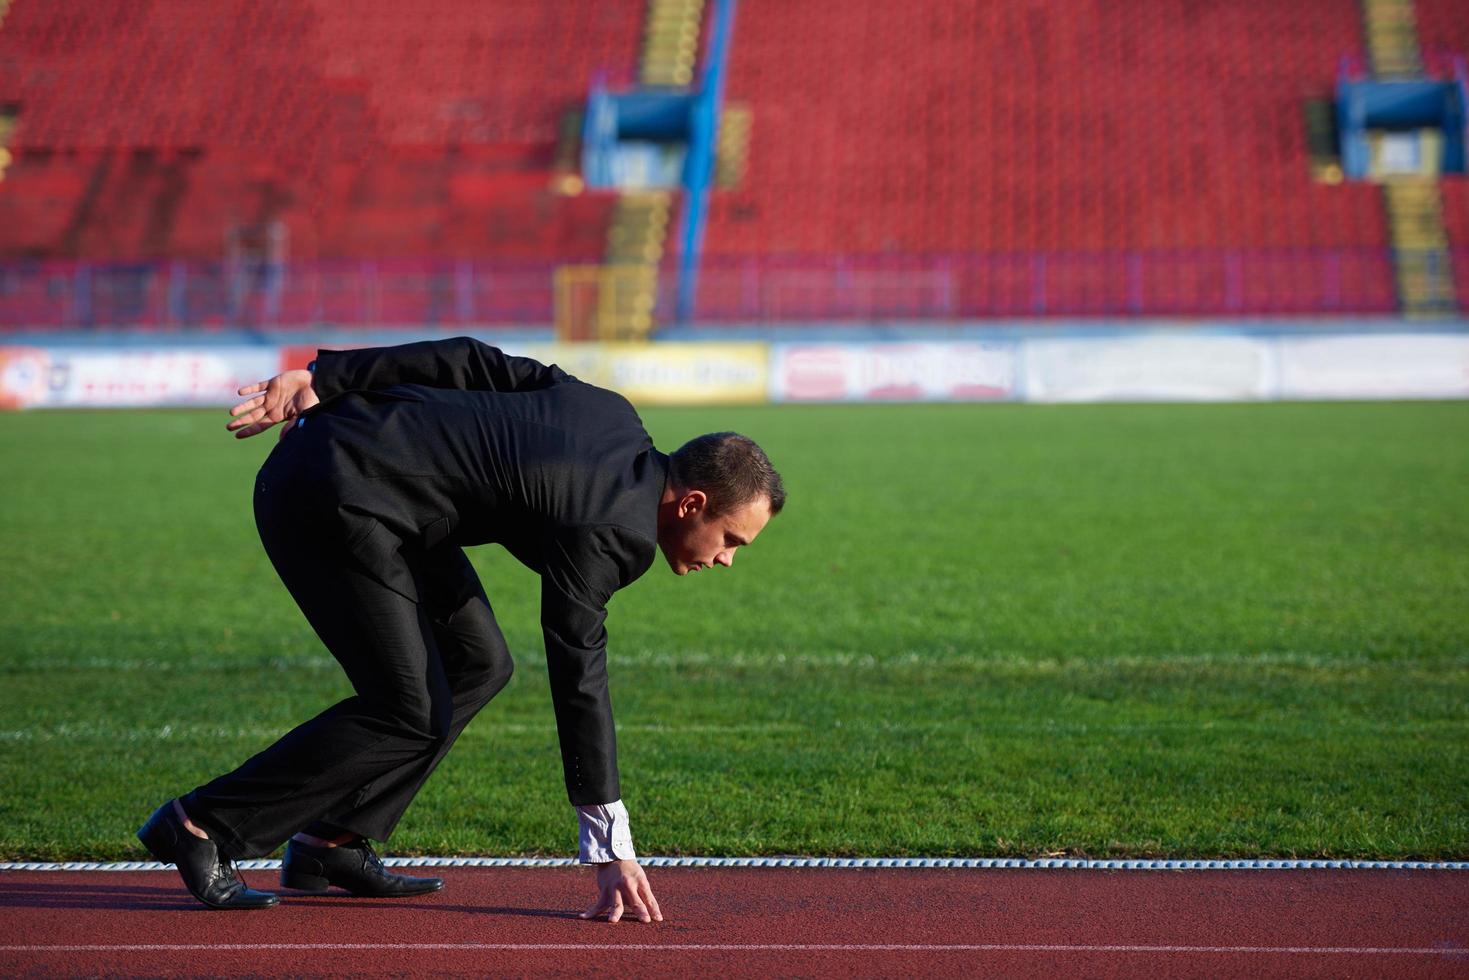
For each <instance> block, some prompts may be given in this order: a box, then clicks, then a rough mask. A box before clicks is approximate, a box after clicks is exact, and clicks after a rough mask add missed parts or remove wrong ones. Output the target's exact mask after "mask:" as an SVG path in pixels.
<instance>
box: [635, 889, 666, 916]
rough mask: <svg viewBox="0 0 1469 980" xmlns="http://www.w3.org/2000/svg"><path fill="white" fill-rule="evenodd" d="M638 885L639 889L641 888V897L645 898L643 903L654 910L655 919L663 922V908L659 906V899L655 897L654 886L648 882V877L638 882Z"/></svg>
mask: <svg viewBox="0 0 1469 980" xmlns="http://www.w3.org/2000/svg"><path fill="white" fill-rule="evenodd" d="M638 887H639V889H641V896H640V897H641V898H642V900H643V904H644V905H646V906H647V907H648V909H649V910H650V911H652V913H653V918H654V920H655V921H657V922H662V921H663V910H662V909H660V908H659V907H658V899H656V898H654V897H653V886H652V885H650V884H648V879H647V878H644V879H642V880H641V881H639V882H638Z"/></svg>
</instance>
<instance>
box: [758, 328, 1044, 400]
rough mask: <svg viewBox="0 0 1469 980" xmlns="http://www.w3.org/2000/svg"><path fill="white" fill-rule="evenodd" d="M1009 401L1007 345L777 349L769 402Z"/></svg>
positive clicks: (1010, 350) (1011, 381)
mask: <svg viewBox="0 0 1469 980" xmlns="http://www.w3.org/2000/svg"><path fill="white" fill-rule="evenodd" d="M1014 393H1015V344H1014V343H1011V342H1009V341H971V342H953V343H943V342H935V343H912V344H905V343H878V344H779V345H777V346H776V347H775V348H774V356H773V358H772V371H771V379H770V397H771V400H772V401H777V402H781V401H786V402H839V401H997V400H1001V399H1007V398H1011V397H1013V396H1014Z"/></svg>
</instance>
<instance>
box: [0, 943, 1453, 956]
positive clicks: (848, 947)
mask: <svg viewBox="0 0 1469 980" xmlns="http://www.w3.org/2000/svg"><path fill="white" fill-rule="evenodd" d="M206 950H224V951H229V952H240V951H248V950H271V951H279V952H313V951H332V950H381V951H395V950H396V951H404V952H409V951H416V950H423V951H429V950H438V951H446V950H448V951H452V950H465V951H480V952H485V951H503V952H557V951H576V950H595V951H598V952H601V951H611V950H635V951H639V952H657V951H671V952H717V953H724V952H854V953H855V952H902V953H1230V954H1240V953H1244V954H1262V955H1282V954H1306V955H1311V954H1330V955H1356V956H1390V955H1407V956H1464V955H1466V951H1465V950H1464V949H1463V948H1454V947H1439V946H1162V945H1160V946H1143V945H1056V944H1038V943H118V944H105V943H88V944H76V945H70V944H68V945H23V946H0V953H170V952H190V953H192V952H203V951H206Z"/></svg>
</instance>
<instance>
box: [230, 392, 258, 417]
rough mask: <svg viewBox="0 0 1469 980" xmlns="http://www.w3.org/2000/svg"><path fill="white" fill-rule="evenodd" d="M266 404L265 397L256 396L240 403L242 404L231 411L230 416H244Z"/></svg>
mask: <svg viewBox="0 0 1469 980" xmlns="http://www.w3.org/2000/svg"><path fill="white" fill-rule="evenodd" d="M264 404H265V396H264V395H256V396H255V397H254V398H247V399H245V400H244V401H242V402H240V404H238V405H236V406H235V407H234V408H232V409H230V414H231V415H243V414H244V413H245V412H248V411H250V410H251V409H255V408H259V407H260V406H261V405H264Z"/></svg>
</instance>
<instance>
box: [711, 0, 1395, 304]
mask: <svg viewBox="0 0 1469 980" xmlns="http://www.w3.org/2000/svg"><path fill="white" fill-rule="evenodd" d="M1360 19H1361V15H1360V11H1359V9H1358V6H1357V4H1356V3H1355V2H1354V0H1295V2H1292V3H1289V4H1281V3H1277V2H1270V0H1253V2H1245V3H1232V4H1199V3H1195V2H1191V0H1156V2H1151V3H1147V4H1107V3H1102V2H1099V0H1091V2H1087V0H1082V2H1031V3H1026V4H994V3H986V2H979V0H962V2H952V3H945V4H927V5H909V4H883V3H867V4H860V5H858V4H851V3H847V2H844V0H809V2H806V3H801V4H789V3H783V2H781V0H746V2H742V3H741V5H740V29H739V42H738V43H737V44H736V45H735V47H734V50H733V54H732V62H731V66H730V78H729V85H728V91H729V96H730V98H732V99H738V100H740V101H743V102H747V103H749V104H750V105H751V107H752V109H753V112H754V120H755V122H754V131H753V137H752V144H751V150H750V163H749V166H750V171H749V179H748V180H747V182H746V183H745V185H744V186H743V187H742V188H740V189H738V190H737V191H734V192H731V193H728V194H725V195H723V196H721V197H720V198H718V199H717V200H716V204H715V207H714V209H713V212H712V214H711V221H710V229H709V234H708V243H707V248H708V251H709V253H710V255H711V256H715V257H719V256H726V257H728V256H745V255H752V254H764V255H769V254H771V253H776V254H780V253H788V254H790V255H791V256H793V259H792V261H793V263H794V264H795V265H796V267H798V268H799V267H801V265H802V264H803V263H806V262H808V261H809V259H808V257H810V256H830V255H835V254H845V253H859V254H871V255H878V254H887V255H895V254H919V255H923V254H949V253H974V252H979V253H1017V254H1020V255H1024V256H1030V255H1032V254H1034V253H1044V254H1049V253H1054V252H1058V251H1060V252H1070V251H1079V252H1116V251H1123V252H1140V253H1143V255H1144V259H1145V260H1146V261H1147V262H1149V263H1156V262H1159V261H1173V262H1175V263H1177V262H1178V261H1179V260H1178V259H1177V258H1174V259H1166V258H1165V257H1164V256H1166V255H1168V254H1172V255H1174V256H1177V255H1178V254H1179V252H1180V250H1181V251H1182V252H1184V253H1187V252H1189V251H1191V250H1210V249H1213V250H1219V249H1242V250H1246V251H1248V250H1256V251H1255V252H1254V255H1255V257H1259V256H1260V255H1263V254H1267V253H1268V250H1281V249H1285V250H1300V249H1318V250H1321V251H1322V261H1323V262H1324V261H1326V260H1327V258H1328V256H1327V253H1340V255H1341V256H1342V257H1345V256H1347V255H1349V254H1351V255H1357V256H1360V255H1361V254H1362V252H1361V250H1362V249H1374V248H1375V249H1379V250H1380V249H1382V248H1383V247H1384V246H1385V245H1386V242H1387V230H1386V225H1385V219H1384V214H1383V208H1382V202H1381V194H1380V192H1379V191H1378V189H1377V188H1375V187H1372V186H1366V185H1351V184H1347V185H1341V186H1325V185H1321V184H1317V183H1315V182H1313V181H1312V179H1311V177H1310V170H1309V161H1308V158H1307V153H1306V147H1305V127H1304V124H1303V117H1302V103H1303V100H1304V99H1305V98H1307V97H1311V96H1320V97H1327V96H1329V95H1330V93H1331V90H1332V86H1333V84H1334V82H1335V78H1336V71H1337V65H1338V61H1339V59H1340V57H1341V56H1342V55H1343V54H1344V53H1348V52H1353V51H1356V50H1359V49H1360V47H1361V44H1362V39H1361V29H1360ZM816 37H819V38H820V39H821V43H820V44H819V45H813V44H812V43H811V40H810V39H811V38H816ZM1259 250H1265V251H1259ZM1025 261H1026V262H1029V261H1030V260H1029V258H1027V259H1025ZM1237 261H1241V262H1249V261H1251V259H1250V257H1249V256H1244V257H1241V258H1239V259H1237ZM1211 262H1212V265H1213V266H1214V267H1215V270H1214V271H1212V272H1211V271H1209V270H1208V269H1207V268H1206V265H1207V264H1206V265H1197V266H1194V267H1193V270H1194V271H1193V272H1191V273H1190V274H1189V275H1188V276H1185V278H1190V277H1192V278H1201V279H1209V278H1215V279H1218V278H1220V277H1221V276H1222V275H1223V271H1222V267H1221V265H1220V262H1219V261H1218V260H1211ZM1367 265H1368V266H1370V268H1368V269H1365V270H1364V271H1366V272H1368V273H1369V278H1370V279H1371V280H1372V281H1373V282H1375V283H1377V284H1379V285H1380V287H1381V288H1379V289H1375V290H1371V291H1369V293H1368V294H1367V295H1364V296H1363V297H1362V299H1363V300H1364V301H1365V308H1367V309H1375V308H1387V307H1390V306H1391V303H1392V289H1391V270H1390V268H1388V266H1387V258H1386V256H1385V254H1384V255H1382V256H1381V257H1380V258H1379V259H1378V260H1377V261H1376V262H1375V263H1373V262H1368V263H1367ZM1179 268H1180V269H1182V268H1183V266H1179ZM1277 268H1278V269H1279V274H1278V275H1276V276H1275V277H1274V278H1275V279H1276V280H1277V281H1276V282H1275V283H1274V284H1273V285H1270V286H1266V287H1263V288H1262V289H1261V301H1260V302H1251V301H1249V300H1247V299H1243V298H1242V299H1241V301H1240V302H1241V305H1240V306H1238V307H1235V308H1237V309H1260V308H1275V309H1280V310H1293V309H1311V308H1323V309H1325V308H1330V305H1331V304H1330V303H1329V302H1323V301H1322V294H1321V291H1320V288H1319V284H1318V283H1317V281H1316V280H1317V278H1319V277H1308V278H1307V280H1306V281H1305V282H1304V283H1301V286H1300V291H1299V292H1298V293H1296V292H1293V290H1294V288H1295V287H1293V286H1292V282H1293V276H1292V274H1291V271H1290V269H1291V266H1290V265H1289V264H1288V263H1287V264H1285V265H1282V266H1278V267H1277ZM1076 277H1079V279H1080V280H1082V281H1086V280H1090V279H1095V278H1097V276H1096V275H1095V274H1093V273H1090V272H1088V273H1081V272H1078V273H1077V274H1076ZM1076 277H1073V278H1076ZM1025 278H1026V282H1027V286H1026V288H1025V289H1024V293H1025V295H1026V296H1027V299H1026V301H1025V302H1024V303H1014V302H1011V301H1008V300H1006V299H1004V297H1005V295H1007V293H1008V290H999V291H998V292H994V294H993V299H994V300H995V302H996V304H998V306H1000V307H1005V308H1010V309H1016V308H1020V309H1026V310H1033V309H1034V308H1035V304H1034V303H1033V302H1031V301H1030V299H1029V296H1030V292H1031V290H1030V288H1029V281H1030V277H1025ZM1052 278H1053V282H1052V284H1051V287H1050V289H1049V292H1050V293H1051V294H1052V302H1051V303H1050V304H1048V307H1047V308H1050V309H1056V310H1066V309H1086V308H1091V307H1097V311H1098V312H1103V311H1104V310H1109V309H1116V310H1119V311H1121V310H1125V309H1126V308H1127V305H1128V304H1127V302H1126V301H1125V298H1121V297H1119V298H1117V299H1116V300H1115V301H1108V302H1101V303H1100V304H1098V303H1096V302H1093V301H1092V300H1090V299H1088V298H1087V296H1086V295H1082V294H1084V293H1085V292H1086V289H1087V288H1088V287H1086V286H1085V285H1083V284H1080V283H1079V284H1078V285H1076V286H1074V287H1073V286H1067V285H1065V284H1064V283H1062V282H1057V281H1054V277H1052ZM1166 278H1167V277H1162V278H1161V279H1159V281H1160V282H1161V281H1164V280H1166ZM1248 278H1249V279H1250V280H1251V281H1255V280H1256V279H1257V277H1256V276H1250V277H1248ZM1122 283H1123V280H1119V279H1114V280H1113V287H1114V289H1124V290H1125V288H1126V287H1125V286H1124V285H1123V284H1122ZM1180 288H1182V289H1183V292H1184V294H1187V295H1189V296H1193V295H1200V296H1202V294H1200V293H1199V290H1200V289H1201V288H1202V287H1192V286H1186V287H1180ZM1078 291H1080V293H1078ZM1203 292H1204V294H1207V293H1208V290H1204V291H1203ZM1217 292H1219V294H1220V295H1221V296H1222V295H1223V287H1222V286H1221V287H1220V289H1219V290H1217ZM1189 302H1190V301H1189V300H1188V299H1187V298H1184V300H1183V302H1182V305H1183V306H1184V307H1187V306H1188V305H1189ZM1166 305H1171V304H1166ZM983 307H984V303H983V302H981V303H980V304H979V306H978V307H970V306H967V305H965V304H963V303H961V304H960V305H959V310H958V311H959V312H982V311H983ZM1218 308H1219V309H1221V310H1224V309H1228V308H1229V307H1228V306H1225V305H1221V306H1219V307H1218Z"/></svg>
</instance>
